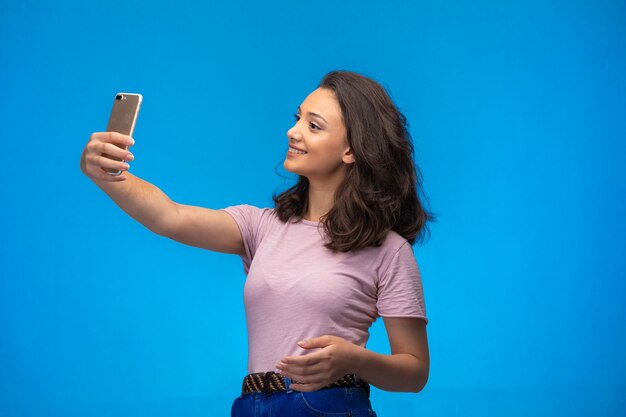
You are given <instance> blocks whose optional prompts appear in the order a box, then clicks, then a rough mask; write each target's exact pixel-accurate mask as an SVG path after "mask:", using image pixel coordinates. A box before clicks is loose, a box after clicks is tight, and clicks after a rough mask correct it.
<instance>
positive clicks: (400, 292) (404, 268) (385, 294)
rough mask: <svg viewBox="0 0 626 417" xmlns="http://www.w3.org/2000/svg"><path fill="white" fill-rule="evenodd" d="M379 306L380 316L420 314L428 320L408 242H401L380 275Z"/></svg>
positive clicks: (414, 315) (412, 315) (418, 275)
mask: <svg viewBox="0 0 626 417" xmlns="http://www.w3.org/2000/svg"><path fill="white" fill-rule="evenodd" d="M383 270H384V269H383ZM376 308H377V310H378V314H379V315H380V316H381V317H420V318H423V319H424V321H425V322H426V323H428V318H426V305H425V303H424V290H423V287H422V279H421V276H420V271H419V267H418V266H417V261H416V260H415V255H413V249H412V248H411V245H410V243H409V242H404V243H403V244H402V246H401V247H400V249H398V251H397V252H396V253H395V255H394V256H393V258H392V259H391V261H390V263H389V266H388V268H387V269H386V272H385V273H384V274H383V275H382V276H381V277H380V278H379V281H378V299H377V301H376Z"/></svg>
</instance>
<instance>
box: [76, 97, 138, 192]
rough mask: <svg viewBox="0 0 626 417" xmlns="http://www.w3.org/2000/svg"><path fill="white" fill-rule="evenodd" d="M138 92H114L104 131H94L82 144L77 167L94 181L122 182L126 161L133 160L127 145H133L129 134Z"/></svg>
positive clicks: (134, 121) (131, 129) (135, 113)
mask: <svg viewBox="0 0 626 417" xmlns="http://www.w3.org/2000/svg"><path fill="white" fill-rule="evenodd" d="M141 101H142V96H141V94H130V93H118V94H116V95H115V101H114V102H113V109H112V110H111V116H110V118H109V125H108V127H107V131H106V132H95V133H93V134H92V135H91V137H90V139H89V142H88V143H87V145H86V146H85V148H84V150H83V153H82V155H81V160H80V168H81V170H82V171H83V173H84V174H85V175H87V176H88V177H90V178H92V179H94V180H103V181H108V182H109V181H113V182H117V181H124V180H125V179H126V177H125V176H124V175H121V174H122V172H123V171H126V170H128V168H129V165H128V164H127V163H126V161H131V160H133V159H134V157H133V155H132V153H131V152H129V151H128V148H129V147H130V146H131V145H133V144H134V140H133V138H132V137H131V135H132V133H133V130H134V128H135V123H136V120H137V115H138V114H139V108H140V106H141Z"/></svg>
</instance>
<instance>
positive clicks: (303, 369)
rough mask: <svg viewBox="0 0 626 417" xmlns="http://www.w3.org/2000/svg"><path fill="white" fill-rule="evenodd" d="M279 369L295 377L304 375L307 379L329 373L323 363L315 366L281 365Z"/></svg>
mask: <svg viewBox="0 0 626 417" xmlns="http://www.w3.org/2000/svg"><path fill="white" fill-rule="evenodd" d="M277 368H278V369H280V370H282V371H285V372H291V373H292V374H294V375H302V376H305V377H306V376H309V375H315V374H319V373H321V372H325V371H327V369H326V368H327V367H325V366H324V364H323V363H317V364H315V365H280V366H277Z"/></svg>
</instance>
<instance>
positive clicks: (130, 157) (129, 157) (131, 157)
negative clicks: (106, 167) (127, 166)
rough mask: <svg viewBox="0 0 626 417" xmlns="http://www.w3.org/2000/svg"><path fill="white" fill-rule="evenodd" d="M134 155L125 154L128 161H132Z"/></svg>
mask: <svg viewBox="0 0 626 417" xmlns="http://www.w3.org/2000/svg"><path fill="white" fill-rule="evenodd" d="M134 158H135V157H134V156H133V154H130V153H129V154H128V155H126V159H128V160H129V161H132V160H133V159H134Z"/></svg>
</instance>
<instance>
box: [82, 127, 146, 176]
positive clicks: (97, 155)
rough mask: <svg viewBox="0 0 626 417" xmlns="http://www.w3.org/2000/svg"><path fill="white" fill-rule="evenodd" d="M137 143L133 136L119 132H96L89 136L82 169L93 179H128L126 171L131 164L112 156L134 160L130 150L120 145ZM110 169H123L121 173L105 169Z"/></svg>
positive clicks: (84, 150)
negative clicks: (110, 172)
mask: <svg viewBox="0 0 626 417" xmlns="http://www.w3.org/2000/svg"><path fill="white" fill-rule="evenodd" d="M134 143H135V141H134V140H133V138H131V137H130V136H127V135H122V134H121V133H117V132H95V133H93V134H92V135H91V137H90V138H89V142H87V145H86V146H85V149H83V153H82V155H81V157H80V169H81V171H83V174H85V175H86V176H88V177H89V178H91V179H92V180H100V181H110V182H120V181H124V180H126V176H125V175H124V172H125V171H127V170H128V168H129V165H128V164H127V163H126V162H122V161H117V160H115V159H112V158H117V159H123V160H126V161H132V160H133V159H134V156H133V154H132V153H130V151H128V150H125V149H122V148H120V147H119V146H117V145H120V146H128V147H130V146H132V145H133V144H134ZM104 168H106V169H110V170H115V171H118V170H119V171H122V173H121V174H120V175H117V176H115V175H111V174H109V173H108V172H107V171H105V170H104Z"/></svg>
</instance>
